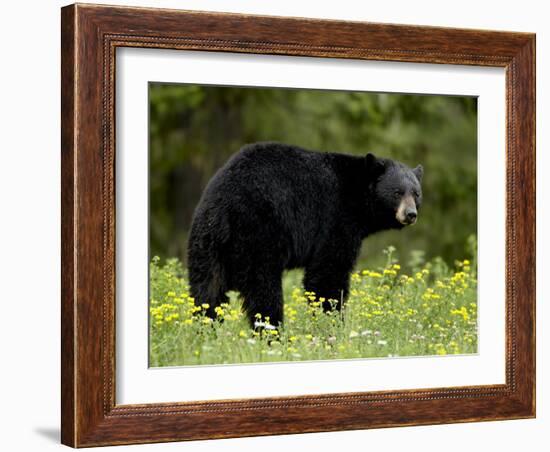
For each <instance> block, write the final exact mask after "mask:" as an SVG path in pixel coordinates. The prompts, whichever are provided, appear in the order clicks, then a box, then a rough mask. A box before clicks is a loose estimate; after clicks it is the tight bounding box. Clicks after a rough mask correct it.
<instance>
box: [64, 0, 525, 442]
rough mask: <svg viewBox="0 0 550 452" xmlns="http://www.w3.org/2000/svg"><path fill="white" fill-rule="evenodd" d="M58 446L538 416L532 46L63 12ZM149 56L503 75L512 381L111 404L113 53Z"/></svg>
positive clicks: (335, 28)
mask: <svg viewBox="0 0 550 452" xmlns="http://www.w3.org/2000/svg"><path fill="white" fill-rule="evenodd" d="M61 33H62V150H61V154H62V311H61V315H62V319H61V320H62V331H61V333H62V344H61V385H62V403H61V406H62V425H61V427H62V428H61V437H62V442H63V443H64V444H66V445H69V446H73V447H86V446H100V445H112V444H132V443H148V442H161V441H180V440H193V439H209V438H226V437H238V436H253V435H272V434H285V433H301V432H320V431H335V430H348V429H364V428H376V427H390V426H404V425H423V424H441V423H450V422H469V421H485V420H500V419H519V418H530V417H534V416H535V35H534V34H529V33H509V32H495V31H481V30H465V29H449V28H437V27H419V26H408V25H388V24H374V23H360V22H340V21H329V20H314V19H298V18H280V17H265V16H248V15H239V14H218V13H206V12H189V11H177V10H162V9H147V8H127V7H109V6H99V5H98V6H94V5H79V4H76V5H70V6H67V7H64V8H62V26H61ZM118 47H148V48H164V49H185V50H202V51H205V50H206V51H217V52H238V53H239V52H240V53H257V54H276V55H298V56H312V57H329V58H352V59H367V60H384V61H395V62H419V63H439V64H449V65H452V64H461V65H474V66H495V67H503V68H505V70H506V113H507V115H506V116H507V119H506V358H505V360H506V383H505V384H502V385H490V386H469V387H452V388H437V389H430V388H425V389H414V390H399V391H379V392H360V393H343V394H325V395H323V394H321V395H315V396H297V397H272V398H262V399H241V400H220V401H208V402H179V401H174V402H173V403H161V404H146V405H117V404H116V403H115V366H116V363H115V315H116V312H115V287H116V286H115V284H116V279H115V170H114V168H115V165H114V161H115V143H114V141H115V134H114V131H115V123H114V118H115V105H114V102H115V96H114V86H115V64H116V58H115V50H116V49H117V48H118Z"/></svg>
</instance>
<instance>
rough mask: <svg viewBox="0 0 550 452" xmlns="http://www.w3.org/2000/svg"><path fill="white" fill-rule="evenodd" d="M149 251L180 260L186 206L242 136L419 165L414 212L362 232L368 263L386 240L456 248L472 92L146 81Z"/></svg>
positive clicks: (466, 218) (471, 134) (467, 176)
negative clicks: (411, 220) (388, 226)
mask: <svg viewBox="0 0 550 452" xmlns="http://www.w3.org/2000/svg"><path fill="white" fill-rule="evenodd" d="M149 100H150V125H149V126H150V131H149V136H150V159H149V162H150V168H149V169H150V247H151V255H159V256H161V257H168V256H177V257H179V258H181V259H182V260H183V261H184V262H185V254H186V247H187V243H186V240H187V233H188V229H189V227H190V224H191V218H192V214H193V211H194V208H195V206H196V204H197V202H198V200H199V198H200V195H201V193H202V190H203V189H204V187H205V186H206V184H207V183H208V180H209V179H210V177H211V176H212V175H213V174H214V172H215V171H216V170H217V169H218V168H219V167H220V166H221V165H223V163H224V162H225V161H226V160H227V158H228V157H229V156H230V155H231V154H233V153H234V152H236V151H238V150H239V149H240V147H241V146H243V145H244V144H246V143H252V142H255V141H282V142H285V143H290V144H295V145H298V146H302V147H305V148H309V149H316V150H320V151H339V152H346V153H351V154H358V155H362V154H366V153H367V152H373V153H375V154H376V155H379V156H383V157H389V158H394V159H397V160H401V161H403V162H404V163H406V164H408V165H410V166H415V165H417V164H418V163H422V165H424V171H425V176H424V180H423V191H424V204H423V207H422V211H421V213H420V217H419V222H418V224H417V225H415V226H414V227H412V228H407V229H406V230H405V231H403V232H398V231H389V232H384V233H380V234H378V235H375V236H373V237H371V238H369V239H368V240H366V241H365V242H364V245H363V251H362V254H361V260H363V261H365V265H370V266H372V265H377V264H378V263H379V262H376V261H373V260H372V257H373V256H374V257H376V258H378V257H379V256H381V255H382V253H381V250H382V249H383V248H384V247H386V246H387V245H388V244H393V245H395V246H396V248H397V250H398V253H399V254H400V257H401V259H403V260H405V259H406V258H407V257H408V255H409V254H410V252H411V251H412V250H422V251H424V253H425V256H426V258H428V259H430V258H432V257H434V256H442V257H443V258H444V259H445V260H446V261H448V262H451V263H452V261H453V260H454V259H457V258H461V257H463V256H464V254H465V243H466V240H467V237H468V236H469V235H470V234H475V233H476V231H477V100H476V98H474V97H458V96H440V95H410V94H388V93H367V92H347V91H325V90H302V89H300V90H298V89H273V88H248V87H247V88H244V87H243V88H241V87H217V86H198V85H179V84H178V85H174V84H159V83H151V84H150V86H149Z"/></svg>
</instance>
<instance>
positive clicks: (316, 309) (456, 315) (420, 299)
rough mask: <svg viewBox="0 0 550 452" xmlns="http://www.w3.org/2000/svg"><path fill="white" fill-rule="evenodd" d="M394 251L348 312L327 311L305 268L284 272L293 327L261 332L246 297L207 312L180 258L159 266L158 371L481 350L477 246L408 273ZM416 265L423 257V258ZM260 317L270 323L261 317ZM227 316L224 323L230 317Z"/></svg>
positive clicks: (359, 288) (153, 281) (153, 325)
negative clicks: (464, 255) (212, 314)
mask: <svg viewBox="0 0 550 452" xmlns="http://www.w3.org/2000/svg"><path fill="white" fill-rule="evenodd" d="M394 252H395V249H394V248H393V247H389V248H388V249H387V250H386V251H385V254H386V265H385V266H384V267H383V268H377V269H363V268H360V269H357V271H356V272H355V273H353V274H352V276H351V286H350V294H349V298H348V301H347V303H346V304H345V307H344V309H343V310H342V311H341V312H329V313H324V312H323V310H322V308H321V303H322V302H323V301H325V300H324V299H322V298H317V296H316V294H314V293H309V292H304V290H303V288H302V275H303V273H302V272H301V271H298V270H293V271H290V272H287V273H285V275H284V277H283V293H284V299H285V304H284V317H285V320H284V326H283V327H282V328H280V329H279V330H275V329H263V330H261V331H254V330H253V329H252V328H251V327H250V326H249V324H248V322H247V319H246V317H245V316H244V314H243V312H242V311H241V306H240V301H239V297H238V294H237V293H232V292H230V293H229V294H228V295H229V298H230V303H228V304H224V305H222V306H220V307H219V308H217V309H216V312H217V316H218V319H216V320H212V319H210V318H209V317H206V316H205V314H204V313H205V311H206V309H207V308H208V305H207V304H202V305H198V306H196V305H195V302H194V300H193V299H192V298H191V296H190V294H189V285H188V282H187V278H186V272H185V270H184V268H183V266H182V264H181V263H180V262H179V261H178V260H177V259H168V260H166V261H165V262H161V261H160V259H159V258H157V257H155V258H153V260H152V262H151V264H150V306H149V316H150V321H149V325H150V340H149V347H150V350H149V364H150V366H152V367H162V366H183V365H199V364H235V363H254V362H273V361H302V360H320V359H323V360H325V359H350V358H379V357H390V356H418V355H446V354H468V353H476V352H477V276H476V261H475V256H476V252H475V249H472V252H471V253H470V254H471V255H470V256H469V257H470V258H469V259H464V260H461V261H456V262H454V263H453V264H452V265H451V266H449V265H447V264H446V263H445V262H443V260H442V259H440V258H436V259H434V260H432V261H430V262H423V261H422V259H417V260H416V263H414V262H413V263H412V264H411V263H409V268H410V269H411V271H410V272H409V274H406V273H405V272H403V271H402V269H401V266H400V264H399V262H397V260H396V259H395V258H394ZM413 261H414V259H413ZM257 318H258V321H260V322H264V323H269V319H268V318H267V319H262V318H261V316H260V315H259V314H258V316H257ZM221 320H223V321H221Z"/></svg>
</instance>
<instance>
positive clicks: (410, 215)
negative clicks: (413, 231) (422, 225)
mask: <svg viewBox="0 0 550 452" xmlns="http://www.w3.org/2000/svg"><path fill="white" fill-rule="evenodd" d="M405 216H406V218H407V223H409V224H412V223H414V222H415V221H416V210H409V211H408V212H407V213H406V214H405Z"/></svg>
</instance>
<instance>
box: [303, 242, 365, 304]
mask: <svg viewBox="0 0 550 452" xmlns="http://www.w3.org/2000/svg"><path fill="white" fill-rule="evenodd" d="M360 244H361V242H360V240H354V241H351V240H334V241H333V242H331V243H330V244H329V245H328V246H326V247H324V248H323V249H322V250H321V252H319V253H318V254H317V256H316V258H315V259H314V260H313V261H312V262H311V263H310V264H309V265H308V266H307V267H306V269H305V274H304V289H305V290H306V291H308V292H314V293H315V297H316V300H319V299H321V298H323V299H324V301H323V302H322V306H323V310H324V311H325V312H327V311H330V310H332V309H333V307H334V308H335V309H337V310H338V311H340V309H342V305H343V304H344V303H345V301H346V299H347V297H348V292H349V279H350V274H351V272H352V270H353V266H354V265H355V260H356V259H357V253H358V251H359V246H360ZM329 300H335V301H333V302H332V303H331V302H330V301H329Z"/></svg>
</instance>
